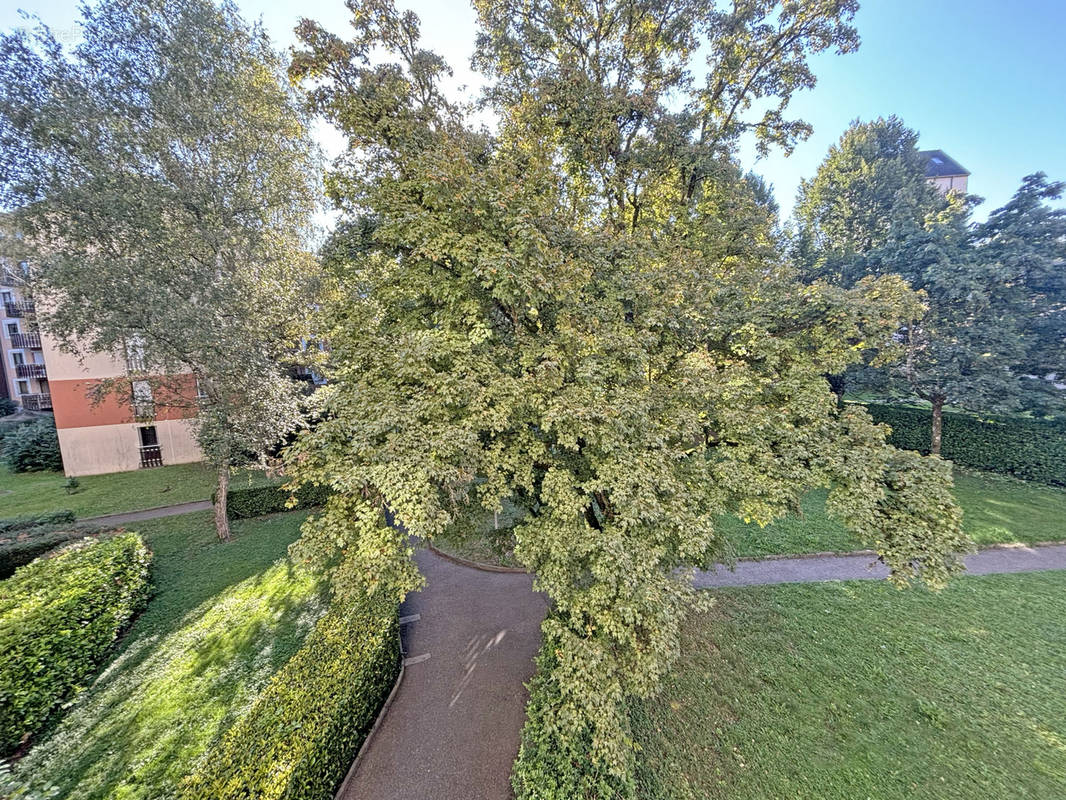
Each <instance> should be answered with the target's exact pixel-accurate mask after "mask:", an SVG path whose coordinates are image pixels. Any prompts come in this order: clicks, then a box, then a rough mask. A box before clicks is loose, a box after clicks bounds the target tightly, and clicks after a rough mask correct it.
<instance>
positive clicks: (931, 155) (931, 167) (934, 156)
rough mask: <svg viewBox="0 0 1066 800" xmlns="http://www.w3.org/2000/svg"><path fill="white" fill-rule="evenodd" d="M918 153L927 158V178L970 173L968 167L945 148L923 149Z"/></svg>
mask: <svg viewBox="0 0 1066 800" xmlns="http://www.w3.org/2000/svg"><path fill="white" fill-rule="evenodd" d="M918 155H920V156H921V157H922V158H923V159H925V177H927V178H947V177H953V176H955V175H969V174H970V171H969V170H968V169H966V168H965V167H964V166H963V165H962V164H960V163H959V162H958V161H956V160H955V159H954V158H952V157H951V156H949V155H948V154H947V153H945V152H944V151H943V150H921V151H919V152H918Z"/></svg>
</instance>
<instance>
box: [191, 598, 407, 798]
mask: <svg viewBox="0 0 1066 800" xmlns="http://www.w3.org/2000/svg"><path fill="white" fill-rule="evenodd" d="M400 660H401V655H400V640H399V620H398V618H397V611H396V606H395V605H394V604H392V603H381V602H378V603H367V604H359V605H356V606H354V607H351V608H348V609H345V610H341V609H337V608H332V609H330V611H328V612H327V613H326V615H325V616H324V617H323V618H322V619H321V620H319V622H318V624H317V625H316V626H315V629H314V630H313V631H311V633H310V634H308V636H307V640H306V641H305V642H304V645H303V647H301V648H300V649H299V650H298V651H297V652H296V654H295V655H294V656H293V657H292V658H291V659H290V660H289V662H288V663H287V664H286V665H285V666H284V667H282V668H281V670H280V671H279V672H278V673H277V674H276V675H275V676H274V677H273V679H271V681H270V683H269V684H267V686H266V688H265V689H264V690H263V693H262V694H261V695H260V696H259V697H258V698H257V699H256V701H255V703H253V704H252V707H251V708H250V709H249V710H248V712H247V713H246V714H245V715H244V716H243V717H241V719H240V720H238V721H237V722H236V724H234V726H233V727H232V728H230V730H229V731H227V732H226V734H225V735H224V736H223V737H222V739H221V740H220V741H219V742H218V744H216V745H215V746H214V747H213V748H212V749H211V750H209V751H208V752H207V753H206V754H205V755H204V758H203V759H202V760H201V762H200V767H199V768H198V769H197V771H196V772H195V773H193V774H192V775H190V776H189V777H188V778H187V779H186V781H185V785H184V786H183V787H182V790H181V794H180V797H181V798H182V800H238V798H240V799H241V800H246V798H252V797H254V798H256V799H257V800H331V798H332V797H333V795H334V793H335V792H336V790H337V787H338V786H339V785H340V783H341V781H343V780H344V776H345V775H346V774H347V772H348V769H349V767H350V766H351V764H352V761H353V760H354V759H355V756H356V754H357V753H358V752H359V747H360V745H361V744H362V743H363V740H364V739H366V737H367V735H368V733H369V732H370V729H371V728H372V727H373V725H374V720H375V719H376V717H377V714H378V711H379V710H380V709H381V707H382V705H383V704H384V703H385V700H386V699H387V698H388V696H389V693H390V692H391V691H392V687H393V685H394V684H395V682H396V678H397V676H398V675H399V672H400Z"/></svg>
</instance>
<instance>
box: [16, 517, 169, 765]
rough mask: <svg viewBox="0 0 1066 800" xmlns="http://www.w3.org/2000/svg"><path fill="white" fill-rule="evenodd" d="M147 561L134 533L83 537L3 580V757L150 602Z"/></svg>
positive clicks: (148, 557) (95, 664) (94, 666)
mask: <svg viewBox="0 0 1066 800" xmlns="http://www.w3.org/2000/svg"><path fill="white" fill-rule="evenodd" d="M150 562H151V554H150V553H149V552H148V548H146V547H145V546H144V542H142V541H141V539H140V537H138V536H137V535H136V534H123V535H120V536H115V537H113V538H110V539H101V540H98V539H83V540H82V541H80V542H77V543H76V544H73V545H71V546H70V547H68V548H66V549H65V550H63V551H61V552H60V553H58V554H57V555H55V556H54V557H52V558H44V559H38V560H37V561H34V562H33V563H32V564H29V565H28V566H25V567H23V568H22V569H20V570H18V571H17V572H16V573H15V575H14V577H11V578H9V579H7V580H6V581H4V582H3V583H2V584H0V755H8V754H10V753H12V752H13V751H14V750H16V749H17V748H18V746H19V745H20V743H22V742H23V741H24V740H25V739H26V737H28V736H30V735H32V734H33V733H34V732H35V731H37V730H39V729H40V727H41V726H42V725H43V724H44V723H45V722H46V721H47V720H48V718H49V716H50V715H51V714H52V713H53V712H54V711H55V710H56V708H57V707H58V706H59V705H60V704H61V703H62V702H64V701H65V700H67V699H68V698H69V697H70V696H71V695H72V694H73V693H74V691H75V689H76V687H77V686H78V685H79V684H80V683H81V682H82V681H83V680H85V679H86V678H87V677H89V676H90V675H92V673H93V672H94V671H95V670H96V669H97V668H98V667H99V665H100V662H101V661H102V660H103V659H104V657H105V656H106V654H107V652H108V650H109V649H110V648H111V646H112V644H114V642H115V640H116V639H117V638H118V636H119V634H120V633H121V632H122V631H123V629H124V628H125V627H126V625H128V624H129V622H130V620H131V619H132V618H133V615H134V614H135V613H137V611H139V610H140V608H141V607H142V606H143V605H144V603H145V601H146V600H147V597H148V572H149V564H150Z"/></svg>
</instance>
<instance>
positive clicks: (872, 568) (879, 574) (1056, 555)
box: [693, 544, 1066, 589]
mask: <svg viewBox="0 0 1066 800" xmlns="http://www.w3.org/2000/svg"><path fill="white" fill-rule="evenodd" d="M1047 569H1066V544H1055V545H1043V546H1040V547H1025V546H1023V545H1018V546H1008V547H990V548H987V549H985V550H981V551H979V552H977V553H974V554H973V555H969V556H966V572H965V573H964V574H966V575H992V574H996V573H1003V572H1036V571H1039V570H1047ZM886 577H888V570H887V569H885V567H884V565H883V564H881V562H880V561H878V560H877V558H876V557H875V556H873V555H865V554H863V555H859V554H852V555H839V556H814V557H809V558H771V559H766V560H763V561H739V562H737V566H736V570H734V571H732V572H731V571H729V570H728V569H726V568H724V567H722V568H720V569H718V570H717V571H708V572H698V573H696V577H695V580H694V581H693V584H694V585H695V586H698V587H700V588H704V589H710V588H715V587H722V586H756V585H760V584H768V583H812V582H817V581H854V580H873V579H877V578H886Z"/></svg>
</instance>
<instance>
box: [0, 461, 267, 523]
mask: <svg viewBox="0 0 1066 800" xmlns="http://www.w3.org/2000/svg"><path fill="white" fill-rule="evenodd" d="M66 480H67V479H66V477H65V476H64V475H63V473H62V472H23V473H18V474H16V473H13V472H9V471H8V470H6V469H4V468H2V467H0V517H13V516H16V515H18V514H32V513H34V512H36V511H53V510H55V509H60V508H69V509H70V510H71V511H73V512H74V513H75V514H77V515H78V517H95V516H99V515H101V514H117V513H119V512H122V511H140V510H141V509H145V508H155V507H157V506H170V505H177V504H178V503H191V502H193V501H195V500H210V499H211V492H212V490H213V489H214V488H215V472H214V470H212V469H211V468H210V467H207V466H205V465H203V464H174V465H172V466H169V467H157V468H155V469H139V470H134V471H132V472H114V473H111V474H109V475H86V476H85V477H82V478H78V481H79V483H80V484H81V485H80V486H79V488H78V491H76V492H75V493H74V494H67V492H66V491H65V490H64V489H63V484H64V483H66ZM265 480H266V478H265V474H264V473H263V472H261V471H246V472H244V473H240V474H238V475H235V476H234V477H233V479H232V485H233V487H234V488H236V487H237V486H244V485H248V484H249V483H250V482H253V481H254V482H257V483H258V482H261V481H265Z"/></svg>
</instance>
